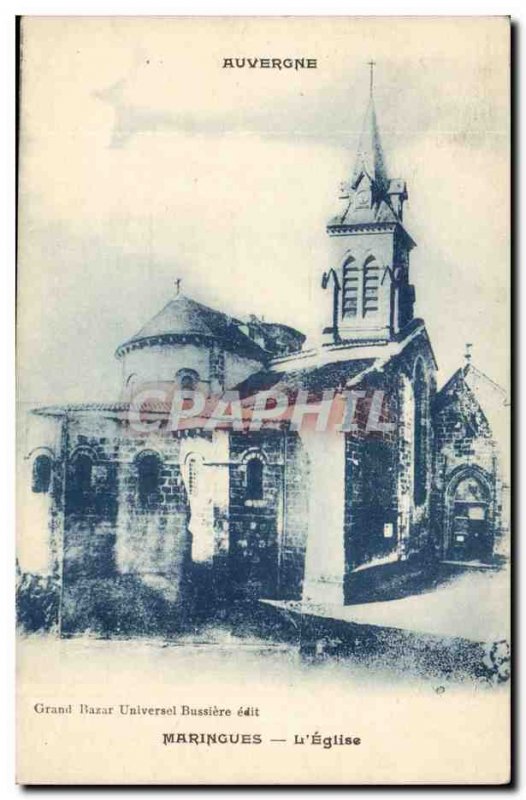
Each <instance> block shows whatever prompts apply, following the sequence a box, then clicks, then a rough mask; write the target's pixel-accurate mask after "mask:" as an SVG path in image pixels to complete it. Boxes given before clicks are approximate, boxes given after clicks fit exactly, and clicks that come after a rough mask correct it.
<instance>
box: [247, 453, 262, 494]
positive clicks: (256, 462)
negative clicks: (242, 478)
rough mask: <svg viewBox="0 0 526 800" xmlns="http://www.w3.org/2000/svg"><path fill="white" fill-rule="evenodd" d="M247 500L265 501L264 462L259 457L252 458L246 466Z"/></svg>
mask: <svg viewBox="0 0 526 800" xmlns="http://www.w3.org/2000/svg"><path fill="white" fill-rule="evenodd" d="M246 469H247V473H246V484H245V499H246V500H262V499H263V461H262V459H261V458H260V457H259V456H252V457H251V458H250V459H249V460H248V461H247V465H246Z"/></svg>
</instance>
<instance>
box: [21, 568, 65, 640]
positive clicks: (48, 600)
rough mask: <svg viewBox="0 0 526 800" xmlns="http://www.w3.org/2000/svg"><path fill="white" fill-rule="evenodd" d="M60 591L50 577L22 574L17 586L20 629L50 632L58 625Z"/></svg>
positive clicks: (56, 581)
mask: <svg viewBox="0 0 526 800" xmlns="http://www.w3.org/2000/svg"><path fill="white" fill-rule="evenodd" d="M59 603H60V589H59V583H58V580H57V579H56V578H54V577H52V576H50V575H32V574H31V573H29V572H26V573H22V574H21V575H20V576H19V578H18V581H17V586H16V615H17V625H18V627H19V628H20V629H21V630H23V631H25V632H27V633H30V632H31V633H33V632H36V631H50V630H52V629H53V628H56V626H57V624H58V610H59Z"/></svg>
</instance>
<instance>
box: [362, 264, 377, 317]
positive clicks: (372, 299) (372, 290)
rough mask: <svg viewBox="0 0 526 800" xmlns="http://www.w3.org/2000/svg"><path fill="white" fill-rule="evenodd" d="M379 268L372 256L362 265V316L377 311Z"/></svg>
mask: <svg viewBox="0 0 526 800" xmlns="http://www.w3.org/2000/svg"><path fill="white" fill-rule="evenodd" d="M379 285H380V268H379V266H378V264H377V262H376V261H375V259H374V258H373V257H372V256H369V258H368V259H367V261H366V262H365V264H364V265H363V316H364V317H365V316H367V314H374V313H375V312H376V311H378V287H379Z"/></svg>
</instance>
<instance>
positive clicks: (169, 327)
mask: <svg viewBox="0 0 526 800" xmlns="http://www.w3.org/2000/svg"><path fill="white" fill-rule="evenodd" d="M259 326H260V328H261V329H262V330H263V336H262V337H260V338H259V339H258V341H255V340H254V339H253V338H252V337H251V336H250V335H248V333H245V332H244V331H243V330H242V328H243V327H245V328H246V327H247V326H246V325H244V323H243V322H241V320H238V319H235V318H234V317H231V316H229V315H228V314H224V313H223V312H222V311H216V310H215V309H213V308H210V307H209V306H205V305H204V304H203V303H198V302H197V301H196V300H192V299H191V298H190V297H186V295H183V294H179V295H178V296H177V297H175V298H174V299H173V300H170V302H169V303H167V304H166V305H165V307H164V308H163V309H162V310H161V311H159V313H158V314H156V315H155V316H154V317H152V319H151V320H150V321H149V322H147V323H146V325H144V327H142V328H141V329H140V331H139V332H138V333H136V334H135V336H132V338H131V339H128V340H127V341H126V342H124V343H123V344H121V345H120V346H119V347H118V349H117V352H116V355H117V357H121V356H122V355H123V354H124V353H125V352H126V351H127V350H129V349H131V348H133V347H134V346H139V347H140V346H145V345H148V344H157V343H162V342H168V341H177V340H178V339H181V338H187V337H198V338H204V339H209V340H211V341H216V342H219V343H220V344H221V345H222V346H223V347H224V348H225V349H227V350H231V351H234V352H237V353H241V354H243V355H246V356H247V357H250V358H255V359H257V360H260V361H262V360H265V359H266V358H268V355H269V354H270V355H275V354H276V353H277V352H279V350H280V340H279V336H278V331H281V332H289V333H290V335H292V336H294V335H295V336H296V338H297V339H298V341H299V342H300V343H301V342H302V341H303V340H304V338H305V337H304V336H303V335H302V334H300V333H299V331H295V330H294V329H293V328H290V327H288V326H286V325H279V324H277V323H263V322H260V323H259Z"/></svg>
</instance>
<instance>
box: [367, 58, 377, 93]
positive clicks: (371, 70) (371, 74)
mask: <svg viewBox="0 0 526 800" xmlns="http://www.w3.org/2000/svg"><path fill="white" fill-rule="evenodd" d="M367 64H368V65H369V95H370V97H372V96H373V88H374V68H375V66H376V61H373V60H372V59H371V60H370V61H368V62H367Z"/></svg>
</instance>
